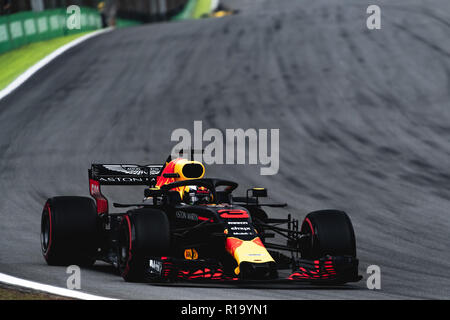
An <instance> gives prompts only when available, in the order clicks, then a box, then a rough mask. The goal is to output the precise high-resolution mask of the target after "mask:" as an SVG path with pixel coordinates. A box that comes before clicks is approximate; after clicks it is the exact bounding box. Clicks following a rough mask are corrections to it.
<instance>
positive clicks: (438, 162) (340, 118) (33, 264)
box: [0, 0, 450, 299]
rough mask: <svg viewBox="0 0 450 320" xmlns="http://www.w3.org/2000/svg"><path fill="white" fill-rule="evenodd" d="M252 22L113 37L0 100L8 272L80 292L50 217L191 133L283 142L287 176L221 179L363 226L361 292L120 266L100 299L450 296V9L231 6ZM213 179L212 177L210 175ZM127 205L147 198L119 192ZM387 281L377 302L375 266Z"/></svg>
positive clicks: (96, 286) (96, 279) (235, 19)
mask: <svg viewBox="0 0 450 320" xmlns="http://www.w3.org/2000/svg"><path fill="white" fill-rule="evenodd" d="M226 2H227V3H229V4H230V5H231V6H232V7H234V8H239V9H241V12H240V14H238V15H235V16H231V17H225V18H222V19H203V20H199V21H183V22H176V23H161V24H153V25H145V26H139V27H133V28H126V29H120V30H114V31H112V32H109V33H107V34H103V35H100V36H98V37H96V38H94V39H90V40H88V41H86V42H84V43H83V44H81V45H79V46H77V47H75V48H73V49H71V50H69V51H68V52H67V53H65V54H63V55H62V56H61V57H59V58H57V59H56V60H55V61H53V62H52V63H51V64H49V65H48V66H47V67H45V68H44V69H43V70H41V71H40V72H38V73H37V74H36V75H34V76H33V77H32V78H31V79H30V80H29V81H27V82H26V83H25V84H24V85H23V86H21V87H20V88H19V89H17V90H16V91H15V92H13V93H12V94H10V95H9V96H7V97H6V98H5V99H3V100H2V101H0V154H1V158H0V195H1V197H0V215H1V224H0V225H1V231H0V244H1V245H0V272H3V273H7V274H10V275H13V276H18V277H22V278H24V279H27V280H33V281H38V282H42V283H46V284H52V285H56V286H61V287H65V286H66V279H67V277H68V275H67V274H66V273H65V271H66V270H65V268H63V267H49V266H47V265H46V264H45V262H44V259H43V257H42V256H41V252H40V243H39V230H40V216H41V211H42V206H43V204H44V202H45V200H46V199H47V198H48V197H51V196H56V195H85V196H88V195H89V190H88V179H87V169H88V168H89V166H90V164H91V163H92V162H105V163H108V162H109V163H120V162H123V163H140V164H146V163H162V162H163V161H164V160H165V158H166V157H167V155H168V153H169V152H170V150H171V149H172V147H173V146H174V144H175V142H172V141H171V140H170V137H171V133H172V131H173V130H175V129H177V128H186V129H188V130H190V131H191V132H192V131H193V122H194V120H202V123H203V130H206V129H207V128H218V129H221V130H225V129H227V128H231V129H235V128H243V129H248V128H257V129H274V128H278V129H280V163H279V172H278V174H277V175H272V176H261V175H260V174H259V169H260V166H258V165H214V166H211V167H210V168H207V176H209V177H213V176H217V177H223V178H228V179H232V180H236V181H237V182H239V183H240V187H239V189H238V191H239V192H238V193H241V194H243V193H244V192H245V190H246V189H247V188H249V187H252V186H266V187H267V188H268V190H269V195H270V200H273V201H278V202H288V203H289V205H290V206H289V207H288V208H287V209H286V210H279V209H278V210H273V216H275V217H281V216H282V215H283V214H286V213H287V212H289V213H291V214H292V215H294V216H295V217H298V218H299V219H301V220H302V219H303V217H304V216H305V215H306V214H307V213H308V212H310V211H313V210H318V209H325V208H337V209H341V210H345V211H346V212H348V214H349V215H350V217H351V219H352V221H353V224H354V228H355V232H356V236H357V249H358V256H359V259H360V274H362V275H363V276H364V280H363V281H361V282H359V283H356V284H350V285H347V286H344V287H342V288H317V287H310V286H305V287H296V288H292V287H282V286H281V287H280V286H278V287H277V286H275V287H270V286H269V287H265V288H264V290H261V288H249V287H246V288H234V287H226V288H222V287H205V286H194V288H192V286H180V285H176V286H174V285H172V286H152V285H148V284H132V283H125V282H124V281H123V280H122V278H121V277H120V276H117V275H116V274H115V273H114V270H113V269H112V268H111V267H109V266H108V265H106V264H103V263H99V262H98V263H96V265H95V266H94V267H93V268H90V269H82V279H81V287H82V290H83V291H85V292H89V293H92V294H97V295H103V296H108V297H113V298H130V299H205V298H206V299H404V298H406V299H409V298H412V299H415V298H446V299H449V298H450V276H449V270H450V251H449V248H450V237H449V230H450V188H449V186H450V38H449V34H450V2H448V1H447V0H433V1H431V0H428V1H422V0H421V1H419V0H414V1H413V0H404V1H400V0H397V1H375V0H374V1H371V2H370V4H378V5H380V7H381V9H382V28H381V29H380V30H368V29H367V28H366V19H367V17H368V14H367V13H366V9H367V6H368V5H369V4H366V3H364V2H361V1H359V0H353V1H351V0H348V1H344V0H340V1H334V0H333V1H332V0H328V1H324V0H323V1H317V0H314V1H306V0H304V1H300V0H279V1H269V0H259V1H256V0H247V1H244V0H242V1H237V0H234V1H231V0H229V1H226ZM208 170H209V171H208ZM106 193H107V195H109V196H110V197H111V198H112V199H113V200H115V201H119V202H120V201H140V200H141V199H142V196H143V191H142V188H138V187H131V188H128V189H127V188H126V187H125V189H124V188H120V187H116V188H114V187H109V188H108V189H107V191H106ZM369 265H378V266H379V267H380V268H381V290H368V289H367V287H366V279H367V277H368V275H367V274H366V268H367V267H368V266H369Z"/></svg>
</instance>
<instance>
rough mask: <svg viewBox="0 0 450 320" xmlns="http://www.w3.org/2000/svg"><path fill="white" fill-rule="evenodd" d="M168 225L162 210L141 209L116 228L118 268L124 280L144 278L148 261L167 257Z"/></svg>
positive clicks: (131, 280)
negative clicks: (117, 232)
mask: <svg viewBox="0 0 450 320" xmlns="http://www.w3.org/2000/svg"><path fill="white" fill-rule="evenodd" d="M170 243H171V239H170V225H169V220H168V218H167V215H166V213H165V212H164V211H161V210H157V209H151V208H142V209H136V210H132V211H129V212H128V213H127V214H126V215H124V216H123V218H122V221H121V223H120V227H119V240H118V253H117V256H118V268H119V273H120V274H121V276H122V277H123V279H124V280H125V281H128V282H140V281H144V280H145V279H146V270H147V269H148V263H149V258H151V257H163V256H168V255H169V252H170Z"/></svg>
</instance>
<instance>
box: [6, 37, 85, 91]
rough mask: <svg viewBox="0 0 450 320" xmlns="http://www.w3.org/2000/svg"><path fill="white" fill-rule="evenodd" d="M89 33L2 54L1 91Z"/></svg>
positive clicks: (35, 44)
mask: <svg viewBox="0 0 450 320" xmlns="http://www.w3.org/2000/svg"><path fill="white" fill-rule="evenodd" d="M89 32H90V31H89ZM89 32H82V33H77V34H72V35H68V36H65V37H59V38H55V39H52V40H47V41H41V42H35V43H31V44H28V45H25V46H23V47H20V48H18V49H15V50H12V51H9V52H6V53H3V54H0V90H2V89H4V88H5V87H7V86H8V85H9V84H10V83H11V82H12V81H14V79H16V78H17V77H18V76H20V75H21V74H22V73H23V72H25V71H26V70H27V69H28V68H30V67H31V66H33V65H34V64H36V63H37V62H38V61H39V60H41V59H43V58H45V57H46V56H47V55H49V54H50V53H52V52H53V51H55V50H56V49H58V48H59V47H62V46H63V45H65V44H67V43H69V42H71V41H73V40H75V39H76V38H79V37H81V36H84V35H86V34H88V33H89Z"/></svg>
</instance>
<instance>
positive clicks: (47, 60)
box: [0, 28, 113, 100]
mask: <svg viewBox="0 0 450 320" xmlns="http://www.w3.org/2000/svg"><path fill="white" fill-rule="evenodd" d="M112 29H113V28H106V29H101V30H97V31H94V32H91V33H89V34H87V35H85V36H82V37H79V38H77V39H75V40H73V41H71V42H69V43H67V44H65V45H63V46H62V47H59V48H58V49H56V50H55V51H53V52H52V53H50V54H49V55H48V56H46V57H45V58H43V59H42V60H40V61H39V62H37V63H36V64H34V65H33V66H31V67H30V68H29V69H27V70H26V71H25V72H24V73H22V74H21V75H20V76H18V77H17V78H16V79H15V80H14V81H13V82H11V83H10V84H9V85H8V86H7V87H6V88H4V89H3V90H0V100H2V99H3V98H4V97H6V96H7V95H8V94H10V93H11V92H13V91H14V90H16V89H17V88H18V87H20V86H21V85H22V84H23V83H24V82H25V81H27V80H28V79H29V78H31V76H32V75H34V74H35V73H36V72H38V71H39V70H41V69H42V68H43V67H45V66H46V65H47V64H49V63H50V62H52V61H53V60H55V59H56V58H57V57H59V56H60V55H61V54H63V53H64V52H66V51H67V50H69V49H71V48H73V47H75V46H77V45H78V44H80V43H82V42H84V41H86V40H88V39H90V38H93V37H96V36H98V35H100V34H103V33H106V32H109V31H111V30H112Z"/></svg>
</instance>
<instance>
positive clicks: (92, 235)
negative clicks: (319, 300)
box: [41, 157, 361, 284]
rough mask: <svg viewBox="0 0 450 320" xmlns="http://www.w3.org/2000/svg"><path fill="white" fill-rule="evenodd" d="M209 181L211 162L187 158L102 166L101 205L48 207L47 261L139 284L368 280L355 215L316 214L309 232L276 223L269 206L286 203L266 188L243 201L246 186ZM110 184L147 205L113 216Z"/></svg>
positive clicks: (95, 167) (80, 200) (95, 184)
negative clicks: (137, 192)
mask: <svg viewBox="0 0 450 320" xmlns="http://www.w3.org/2000/svg"><path fill="white" fill-rule="evenodd" d="M204 174H205V167H204V166H203V164H202V163H200V162H197V161H190V160H187V159H184V158H177V159H174V160H172V159H170V157H169V159H168V160H167V161H166V163H165V164H164V165H144V166H141V165H126V164H120V165H117V164H92V167H91V169H90V170H89V187H90V194H91V196H92V198H93V199H91V198H87V197H76V196H60V197H53V198H50V199H48V200H47V201H46V203H45V205H44V209H43V212H42V220H41V247H42V253H43V256H44V258H45V260H46V261H47V263H48V264H49V265H71V264H77V265H81V266H89V265H92V264H93V263H94V262H95V261H96V260H102V261H105V262H107V263H110V264H113V265H114V266H116V267H117V270H118V272H119V273H120V274H121V276H122V277H123V278H124V279H125V280H126V281H136V282H175V281H221V282H228V281H230V282H233V283H241V282H248V281H250V282H252V281H283V282H292V283H296V282H312V283H327V284H330V283H332V284H343V283H347V282H356V281H359V280H360V279H361V277H360V276H359V275H358V259H357V258H356V244H355V234H354V231H353V227H352V223H351V221H350V219H349V217H348V215H347V214H346V213H345V212H343V211H338V210H321V211H315V212H311V213H309V214H308V215H307V216H306V217H305V218H304V220H303V222H302V224H301V225H299V221H298V220H296V219H293V218H292V217H291V215H287V216H286V217H285V218H281V219H280V218H271V217H269V215H268V214H267V212H266V210H265V208H270V207H284V206H286V204H276V203H263V202H261V198H265V197H267V190H266V189H265V188H252V189H249V190H247V194H246V196H244V197H235V196H233V195H232V192H233V190H235V189H236V188H237V187H238V184H237V183H235V182H233V181H228V180H223V179H207V178H204ZM102 185H143V186H146V187H145V189H144V190H143V191H144V200H143V201H142V202H139V203H131V204H119V203H113V205H112V206H113V207H115V208H121V209H122V212H110V205H109V203H108V200H107V199H106V198H105V196H104V195H103V194H102V191H101V186H102ZM118 211H120V210H118ZM276 236H277V237H276ZM277 238H278V241H277ZM271 239H272V240H271ZM283 273H284V274H285V275H284V276H283Z"/></svg>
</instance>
